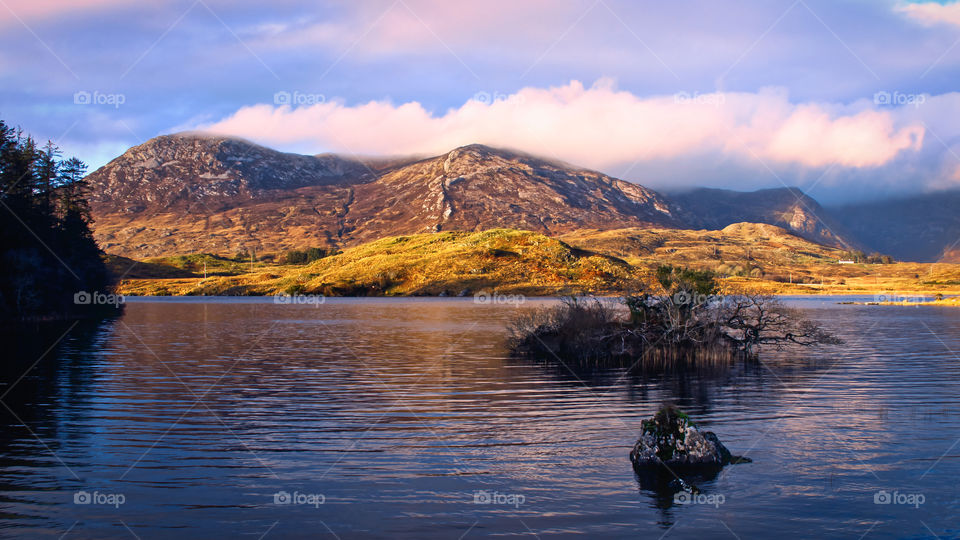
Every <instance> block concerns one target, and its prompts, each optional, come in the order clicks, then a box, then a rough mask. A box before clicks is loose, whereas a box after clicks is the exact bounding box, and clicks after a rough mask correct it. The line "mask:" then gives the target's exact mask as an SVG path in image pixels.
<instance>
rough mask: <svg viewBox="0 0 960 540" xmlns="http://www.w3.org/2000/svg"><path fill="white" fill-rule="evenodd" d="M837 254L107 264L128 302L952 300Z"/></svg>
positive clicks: (938, 277) (680, 239)
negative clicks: (708, 289) (662, 279)
mask: <svg viewBox="0 0 960 540" xmlns="http://www.w3.org/2000/svg"><path fill="white" fill-rule="evenodd" d="M842 256H843V252H841V251H840V250H836V249H832V248H827V247H824V246H820V245H817V244H813V243H811V242H807V241H805V240H803V239H801V238H798V237H796V236H793V235H790V234H788V233H787V232H786V231H784V230H782V229H779V228H777V227H773V226H769V225H755V224H738V225H732V226H730V227H727V228H726V229H724V230H722V231H687V230H672V229H622V230H618V231H578V232H576V233H572V234H568V235H563V236H561V237H559V238H551V237H547V236H544V235H542V234H539V233H534V232H530V231H518V230H512V229H494V230H489V231H482V232H443V233H426V234H415V235H409V236H400V237H393V238H384V239H381V240H377V241H374V242H370V243H368V244H363V245H360V246H356V247H352V248H347V249H344V250H343V252H342V253H339V254H336V255H332V256H329V257H325V258H323V259H320V260H317V261H314V262H312V263H309V264H304V265H284V264H277V263H275V262H273V261H272V260H269V259H268V260H266V261H264V260H254V261H252V262H251V261H249V260H244V259H243V258H233V257H229V256H225V255H211V254H193V255H185V256H179V257H167V258H162V259H150V260H146V261H133V260H131V259H122V258H118V257H113V258H111V261H110V263H111V267H112V268H113V270H114V272H115V273H116V274H117V275H123V274H125V275H124V276H123V279H122V280H121V283H120V285H119V289H118V292H120V293H122V294H125V295H161V296H162V295H176V296H180V295H273V294H323V295H326V296H352V295H361V296H364V295H375V296H407V295H451V296H455V295H470V296H472V295H474V294H477V293H480V292H489V293H492V292H497V293H500V294H522V295H526V296H554V295H567V294H597V295H605V294H609V295H615V294H619V293H623V292H626V291H632V290H636V289H637V288H638V287H642V286H643V285H644V284H649V283H650V282H651V272H652V269H653V268H655V267H656V266H657V265H660V264H670V265H678V266H685V267H689V268H696V269H704V270H712V271H714V272H717V273H718V274H719V275H721V276H724V277H723V278H722V279H721V283H722V285H723V288H724V289H726V290H728V291H734V290H736V291H749V292H761V293H769V294H798V295H801V294H872V295H877V294H895V295H903V296H906V295H933V294H936V293H940V294H943V295H946V296H950V295H954V294H960V265H952V264H921V263H894V264H843V265H841V264H838V263H837V261H838V259H840V258H841V257H842ZM280 258H281V257H274V258H273V259H280ZM204 272H206V277H204Z"/></svg>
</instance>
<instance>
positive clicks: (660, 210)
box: [87, 134, 684, 258]
mask: <svg viewBox="0 0 960 540" xmlns="http://www.w3.org/2000/svg"><path fill="white" fill-rule="evenodd" d="M87 181H88V182H89V184H90V186H91V188H92V189H91V191H92V193H93V196H92V197H91V209H92V212H93V216H94V219H95V224H94V233H95V237H96V239H97V240H98V242H100V245H101V246H102V247H103V249H104V250H105V251H107V252H109V253H112V254H115V255H121V256H127V257H135V258H143V257H155V256H161V255H171V254H178V253H195V252H199V251H206V252H213V253H234V252H238V251H255V252H260V253H262V252H278V251H284V250H287V249H293V248H302V247H305V246H320V247H324V246H329V247H345V246H350V245H356V244H358V243H361V242H365V241H369V240H374V239H377V238H382V237H385V236H391V235H402V234H412V233H418V232H436V231H448V230H463V231H479V230H486V229H492V228H497V227H512V228H522V229H528V230H533V231H536V232H541V233H545V234H550V235H552V234H559V233H563V232H569V231H573V230H577V229H582V228H598V229H613V228H625V227H645V226H660V227H683V226H684V222H683V221H681V220H679V219H677V218H676V217H675V216H674V215H673V213H672V209H671V206H670V203H669V201H668V200H667V199H665V198H663V197H662V196H660V195H659V194H657V193H656V192H654V191H651V190H648V189H646V188H644V187H641V186H638V185H636V184H632V183H630V182H625V181H622V180H618V179H616V178H612V177H609V176H606V175H603V174H600V173H597V172H594V171H589V170H586V169H581V168H577V167H573V166H569V165H565V164H562V163H556V162H551V161H548V160H544V159H540V158H537V157H533V156H529V155H526V154H521V153H517V152H511V151H506V150H500V149H494V148H490V147H486V146H481V145H470V146H465V147H462V148H457V149H455V150H453V151H451V152H448V153H446V154H443V155H440V156H435V157H431V158H426V159H420V160H413V159H393V160H361V159H351V158H345V157H342V156H336V155H320V156H304V155H297V154H285V153H281V152H277V151H274V150H270V149H268V148H264V147H261V146H257V145H255V144H252V143H249V142H247V141H242V140H237V139H230V138H225V137H212V136H205V135H198V134H179V135H168V136H163V137H157V138H155V139H151V140H150V141H147V142H146V143H144V144H142V145H139V146H136V147H133V148H131V149H130V150H128V151H127V152H125V153H124V154H123V155H122V156H120V157H118V158H116V159H114V160H113V161H111V162H110V163H108V164H107V165H105V166H104V167H101V168H100V169H98V170H97V171H95V172H93V173H91V174H90V175H89V176H88V177H87Z"/></svg>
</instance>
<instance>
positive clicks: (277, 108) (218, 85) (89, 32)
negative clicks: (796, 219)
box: [0, 0, 960, 203]
mask: <svg viewBox="0 0 960 540" xmlns="http://www.w3.org/2000/svg"><path fill="white" fill-rule="evenodd" d="M0 79H2V84H0V118H3V119H4V120H5V121H6V122H7V123H8V124H14V125H19V126H21V127H22V128H23V129H24V130H25V131H27V132H29V133H31V134H33V135H35V136H36V137H37V138H38V139H40V140H44V141H45V140H48V139H49V140H52V141H54V142H55V143H57V144H58V145H59V146H61V147H62V148H63V149H64V152H65V153H66V154H68V155H76V156H78V157H80V158H81V159H83V160H84V161H86V162H87V163H88V164H90V165H91V167H92V168H96V167H99V166H101V165H103V164H105V163H106V162H108V161H109V160H110V159H112V158H114V157H116V156H118V155H119V154H121V153H122V152H123V151H125V150H126V149H127V148H129V147H131V146H134V145H137V144H141V143H143V142H145V141H146V140H148V139H150V138H152V137H155V136H157V135H161V134H168V133H174V132H178V131H207V132H211V133H218V134H227V135H233V136H238V137H243V138H246V139H249V140H252V141H254V142H257V143H260V144H263V145H266V146H270V147H273V148H276V149H279V150H283V151H290V152H299V153H307V154H316V153H324V152H338V153H343V154H347V155H408V154H418V155H435V154H440V153H443V152H446V151H449V150H451V149H453V148H455V147H457V146H462V145H465V144H471V143H482V144H488V145H491V146H499V147H505V148H511V149H516V150H521V151H525V152H529V153H533V154H537V155H542V156H544V157H547V158H550V159H555V160H560V161H565V162H568V163H571V164H575V165H580V166H584V167H588V168H592V169H596V170H599V171H602V172H604V173H607V174H611V175H614V176H617V177H620V178H624V179H627V180H631V181H635V182H638V183H640V184H643V185H646V186H649V187H653V188H655V189H660V190H664V191H676V190H682V189H685V188H688V187H691V186H710V187H725V188H731V189H740V190H751V189H759V188H769V187H783V186H798V187H800V188H801V189H804V190H805V191H807V193H809V194H810V195H811V196H813V197H814V198H816V199H818V200H820V201H821V202H825V203H841V202H847V201H859V200H869V199H874V198H878V197H885V196H890V195H902V194H913V193H920V192H923V193H926V192H932V191H937V190H942V189H952V188H960V88H958V81H960V2H950V1H944V2H905V1H902V0H890V1H888V0H822V1H821V0H743V1H740V2H737V3H735V5H734V4H733V3H730V2H716V1H715V0H687V1H678V2H662V1H646V0H643V1H628V0H551V1H547V0H519V1H518V0H511V1H507V0H487V1H485V2H465V1H464V2H461V1H453V0H445V1H444V0H383V1H381V0H363V1H346V0H344V1H340V0H319V1H318V0H313V1H309V2H306V1H300V0H274V1H271V2H261V1H257V2H254V1H250V0H229V1H228V0H192V1H182V2H181V1H158V0H157V1H155V0H71V1H69V2H54V1H51V0H0Z"/></svg>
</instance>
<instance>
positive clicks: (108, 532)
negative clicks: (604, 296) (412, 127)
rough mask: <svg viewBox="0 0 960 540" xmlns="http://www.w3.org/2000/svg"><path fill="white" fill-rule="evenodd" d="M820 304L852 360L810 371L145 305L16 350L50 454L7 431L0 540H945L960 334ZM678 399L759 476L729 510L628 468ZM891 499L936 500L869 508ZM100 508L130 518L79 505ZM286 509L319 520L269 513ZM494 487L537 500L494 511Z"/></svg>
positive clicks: (446, 331)
mask: <svg viewBox="0 0 960 540" xmlns="http://www.w3.org/2000/svg"><path fill="white" fill-rule="evenodd" d="M816 309H817V310H818V311H817V312H816V314H815V316H816V318H817V319H819V320H821V321H823V322H824V324H825V325H828V326H829V327H830V328H831V329H835V330H836V331H838V332H839V333H841V334H843V336H842V337H844V338H845V339H847V345H846V346H844V347H841V348H837V349H835V350H829V351H824V352H822V353H818V356H816V357H815V358H814V359H811V358H810V357H809V356H810V355H809V354H806V355H805V354H794V353H788V352H783V353H771V354H770V355H767V356H764V357H762V358H761V359H762V361H763V362H762V363H735V364H732V365H724V366H710V368H709V369H702V370H701V369H693V370H686V371H681V372H676V371H669V370H667V371H639V372H629V371H626V370H624V369H611V368H597V367H596V366H593V367H582V366H579V367H578V366H568V367H572V372H571V370H568V369H566V368H565V367H564V366H562V365H558V364H556V363H551V362H543V361H531V360H518V359H511V358H509V356H508V355H507V351H506V350H505V348H504V337H505V334H504V329H505V327H506V324H507V322H508V321H509V320H510V318H511V317H512V316H513V315H514V313H515V311H514V308H512V307H503V306H477V305H475V304H473V303H472V302H469V301H459V300H453V299H450V300H443V301H432V300H422V301H421V300H392V301H390V300H373V299H370V300H363V301H346V300H344V301H330V302H329V303H327V304H324V305H322V306H320V307H313V306H276V305H273V304H268V303H258V301H256V300H252V301H231V302H224V303H217V304H211V303H200V302H198V303H176V302H162V303H144V304H137V303H132V304H130V305H129V306H128V307H127V310H126V313H125V314H124V315H123V317H122V319H120V320H118V321H116V322H113V323H108V324H105V325H102V326H100V327H97V328H95V329H92V330H83V329H80V328H78V329H75V330H73V331H71V333H70V335H69V336H68V338H67V339H65V340H64V341H63V343H62V344H61V345H60V346H59V347H56V348H54V349H53V350H52V351H51V353H49V354H48V355H47V356H45V357H43V359H41V361H40V362H39V363H38V364H37V366H36V367H35V368H34V369H33V370H31V371H30V372H29V373H28V375H27V376H26V377H25V378H24V379H23V380H22V381H21V382H20V383H19V384H17V385H16V386H14V387H12V389H11V387H10V384H11V383H12V382H13V381H15V380H16V379H17V378H18V377H19V376H20V375H21V374H22V373H23V372H24V371H25V370H26V368H28V367H29V366H30V365H31V364H32V362H34V361H35V360H36V359H37V358H39V357H40V354H42V353H43V352H44V350H46V347H47V345H46V344H47V343H49V342H50V340H51V339H50V338H43V339H41V338H31V339H19V340H18V339H12V338H8V343H9V344H10V345H9V347H8V354H7V358H9V359H8V360H7V361H6V362H5V364H4V365H3V368H2V374H3V375H2V376H3V382H5V383H7V385H6V386H4V388H5V389H7V390H9V393H8V395H7V396H6V398H5V399H4V402H5V403H7V404H9V406H10V407H11V409H13V410H14V411H15V412H16V414H17V415H18V416H20V417H21V418H22V419H23V423H24V424H26V425H27V426H29V427H30V430H32V431H33V433H35V434H36V435H37V437H34V436H33V435H31V433H30V431H28V430H27V429H25V428H24V427H22V426H21V425H20V422H19V421H18V420H16V419H15V418H13V417H12V415H11V414H10V413H5V414H6V415H7V416H5V417H4V419H5V420H6V423H5V427H4V429H3V431H2V440H0V463H2V464H3V467H2V469H0V513H2V514H3V515H5V517H6V519H4V520H3V521H2V522H0V534H5V533H9V534H10V535H11V536H31V537H32V536H43V535H48V536H51V537H59V536H60V535H61V534H63V533H64V532H65V531H67V530H68V529H70V528H71V526H73V525H74V524H75V523H76V526H75V527H74V528H73V529H72V530H71V533H70V535H68V537H69V536H77V537H97V538H102V537H117V538H119V537H130V532H129V531H128V530H127V529H126V527H127V526H129V528H130V529H131V530H133V531H134V533H135V534H137V535H138V536H140V537H143V538H147V537H164V536H169V535H171V534H176V535H177V536H178V537H179V538H181V539H184V540H185V539H187V538H209V537H221V536H231V537H232V536H254V537H260V536H261V535H263V534H264V533H265V532H268V531H269V535H268V538H269V537H272V536H276V537H313V536H316V535H318V534H321V535H322V534H324V533H325V532H327V531H328V530H332V531H334V532H335V533H336V534H337V535H338V536H340V537H343V538H346V537H383V536H391V537H397V536H401V537H402V536H414V537H420V538H430V537H437V538H450V537H454V538H456V537H460V536H461V535H464V534H465V533H468V534H467V536H466V538H470V537H473V536H474V535H476V536H481V535H490V534H496V535H519V534H528V535H529V534H530V531H533V532H534V533H536V534H538V535H539V536H541V537H547V536H550V535H552V534H553V535H558V536H563V535H573V534H579V535H589V536H591V537H614V538H615V537H623V536H626V535H631V536H636V535H637V533H639V534H640V535H644V534H650V533H654V534H656V535H657V536H660V535H661V534H663V532H664V529H665V528H668V527H671V526H673V528H672V529H670V533H669V536H670V537H671V538H673V537H702V536H704V535H707V534H714V535H716V534H721V535H726V534H729V532H727V531H726V529H723V528H722V527H720V525H719V523H720V520H722V521H723V522H724V523H727V524H728V525H729V526H730V527H731V528H732V529H733V530H734V532H735V533H736V534H737V535H738V536H740V537H742V538H748V537H763V536H764V535H767V534H769V531H770V530H782V531H785V533H787V534H789V533H793V534H794V535H801V536H803V535H819V534H826V535H835V536H836V535H840V536H851V535H853V536H859V535H861V534H863V532H864V531H865V530H866V528H867V526H869V524H871V523H873V522H874V521H881V523H880V524H878V525H877V526H876V527H875V528H874V529H873V531H872V532H871V537H874V536H877V537H884V536H894V537H898V536H904V535H910V534H914V535H919V534H929V533H924V530H925V529H923V526H922V525H921V524H920V523H919V520H920V519H922V520H923V521H924V522H925V523H926V524H927V525H929V527H930V528H931V529H932V530H934V531H937V532H941V533H942V532H944V531H946V530H947V527H948V526H949V523H947V521H948V519H947V517H946V516H951V515H955V514H956V512H957V511H960V501H958V499H957V497H956V496H955V495H956V488H955V486H953V482H952V481H951V478H952V477H954V476H955V475H956V474H957V473H960V462H958V460H957V459H956V457H955V456H953V455H952V454H950V453H949V452H947V450H948V449H949V448H950V446H951V444H953V443H954V441H955V438H956V433H958V432H960V415H957V414H956V411H958V410H960V361H958V360H956V359H955V358H953V357H951V356H950V354H949V352H947V349H945V348H944V346H943V345H942V344H940V343H939V342H938V341H937V340H935V339H933V338H932V337H931V332H932V333H935V334H936V335H937V336H939V337H940V338H941V339H943V341H944V342H945V343H946V344H947V345H949V347H950V348H951V349H954V350H960V342H958V341H960V317H958V314H957V312H955V311H954V312H946V311H943V312H941V311H936V312H934V311H932V310H923V309H917V308H904V310H899V309H896V308H894V309H896V311H891V312H884V313H883V314H881V313H879V312H877V311H871V310H868V309H864V308H862V307H861V308H857V307H856V306H843V307H834V306H826V307H817V308H816ZM928 329H929V330H928ZM75 332H76V335H75V334H74V333H75ZM52 337H53V339H55V338H56V337H57V336H56V335H54V336H52ZM817 358H819V360H817ZM720 368H722V369H720ZM7 390H5V391H7ZM666 401H671V402H674V403H676V404H678V405H680V406H681V407H683V408H684V409H685V410H687V411H688V412H689V413H690V414H691V415H693V416H694V417H695V418H696V419H697V420H698V422H699V423H700V424H701V425H702V426H704V427H705V428H707V429H710V430H711V431H715V432H716V433H717V434H718V435H719V436H720V438H721V439H722V440H723V441H724V443H725V444H727V446H728V447H729V448H730V449H731V451H732V452H734V453H735V454H746V455H748V456H749V457H751V458H753V459H754V463H752V464H747V465H736V466H731V467H727V468H725V469H724V471H723V472H722V473H721V474H720V475H718V476H717V477H716V478H713V479H703V480H702V481H700V485H699V487H700V488H701V489H702V490H703V492H704V493H707V494H723V495H724V496H725V497H726V502H725V504H723V505H721V506H720V507H719V508H716V507H711V506H708V505H676V504H673V499H672V494H669V495H667V494H666V492H665V491H663V489H662V486H660V485H659V484H658V483H657V482H654V483H652V484H647V483H646V480H645V479H643V478H639V477H638V476H637V475H636V474H635V472H634V471H633V469H632V467H631V464H630V461H629V459H628V453H629V450H630V447H631V446H632V444H633V442H634V441H635V439H636V436H637V434H638V431H639V429H640V422H641V421H642V420H643V419H644V418H647V417H649V416H650V415H651V414H653V412H654V411H655V410H656V409H657V408H658V407H659V406H660V405H661V404H662V403H663V402H666ZM48 449H49V451H48ZM945 453H946V454H945ZM944 455H945V456H946V457H943V458H942V459H939V461H938V458H941V456H944ZM55 456H56V457H55ZM59 460H62V463H61V462H60V461H59ZM927 469H931V470H932V471H933V472H931V473H929V474H927V475H926V476H923V475H924V473H925V472H926V471H927ZM74 475H75V476H74ZM921 476H923V480H920V478H921ZM884 487H885V488H893V487H899V488H900V489H901V491H907V490H924V492H926V493H927V494H928V503H927V504H926V505H924V506H923V507H921V508H919V509H905V508H893V507H890V506H887V507H877V506H875V505H874V504H873V493H874V492H876V491H877V490H878V489H881V488H884ZM83 489H86V490H88V491H93V490H99V491H101V492H104V493H123V494H124V495H125V496H126V500H127V502H126V504H124V505H122V506H120V507H119V508H113V507H109V506H95V505H76V504H74V503H73V498H72V497H73V494H74V492H76V491H77V490H83ZM638 489H639V490H640V491H639V493H638ZM281 491H286V492H289V493H294V492H295V491H298V492H300V493H322V494H324V495H325V496H326V503H325V504H322V505H319V507H313V506H308V507H304V506H297V505H278V504H275V503H274V494H276V493H278V492H281ZM478 491H491V492H493V491H496V492H498V493H500V494H505V495H523V496H524V500H525V502H524V503H523V504H520V505H517V506H512V505H498V504H482V503H477V502H476V501H475V496H476V492H478ZM911 512H912V513H911ZM475 524H476V525H475ZM674 525H675V526H674ZM471 526H473V527H472V528H471ZM330 536H331V537H332V535H330Z"/></svg>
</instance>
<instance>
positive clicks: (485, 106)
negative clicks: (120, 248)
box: [198, 80, 924, 170]
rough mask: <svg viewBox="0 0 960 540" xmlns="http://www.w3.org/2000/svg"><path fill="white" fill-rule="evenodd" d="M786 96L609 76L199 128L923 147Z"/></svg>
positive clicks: (349, 146) (378, 145)
mask: <svg viewBox="0 0 960 540" xmlns="http://www.w3.org/2000/svg"><path fill="white" fill-rule="evenodd" d="M837 110H838V107H837V106H833V105H820V104H799V105H798V104H792V103H790V102H789V99H788V97H787V95H786V93H785V92H776V91H761V92H759V93H726V94H704V95H685V94H684V95H678V96H658V97H647V98H641V97H638V96H635V95H633V94H631V93H630V92H626V91H621V90H617V89H616V88H615V87H614V85H613V83H612V82H611V81H609V80H601V81H598V82H597V83H596V84H594V85H593V86H592V87H589V88H587V87H584V86H583V85H582V84H581V83H580V82H577V81H572V82H570V83H569V84H567V85H565V86H560V87H554V88H524V89H522V90H520V91H518V92H517V93H515V94H512V95H509V96H488V95H479V96H478V97H477V98H475V99H471V100H469V101H467V102H466V103H465V104H463V105H462V106H460V107H459V108H455V109H450V110H448V111H446V112H444V113H442V114H432V113H431V112H430V111H427V110H426V109H424V108H423V106H422V105H420V104H419V103H416V102H410V103H404V104H400V105H394V104H391V103H389V102H385V101H372V102H369V103H365V104H360V105H354V106H348V105H345V104H343V103H341V102H336V101H328V102H325V103H320V104H316V105H312V106H302V107H290V106H286V105H285V106H279V107H275V106H272V105H262V104H261V105H254V106H250V107H244V108H242V109H240V110H239V111H237V112H236V113H234V114H233V115H231V116H230V117H228V118H225V119H223V120H221V121H218V122H215V123H212V124H209V125H204V126H199V127H198V129H201V130H205V131H210V132H214V133H220V134H228V135H234V136H240V137H245V138H248V139H251V140H254V141H257V142H260V143H263V144H267V145H271V146H277V147H285V148H298V149H302V150H306V151H321V150H327V151H335V152H345V153H353V154H387V155H399V154H440V153H443V152H446V151H449V150H451V149H453V148H455V147H457V146H462V145H466V144H471V143H482V144H488V145H491V146H499V147H505V148H513V149H517V150H523V151H526V152H530V153H533V154H539V155H543V156H547V157H554V158H558V159H562V160H564V161H568V162H572V163H576V164H578V165H583V166H587V167H592V168H597V169H601V170H602V169H605V168H609V167H612V166H615V165H618V164H623V163H631V162H638V161H639V162H642V161H652V160H668V159H677V158H687V157H689V158H691V159H696V158H698V157H701V156H705V155H713V154H717V153H719V154H721V155H723V156H724V157H733V158H738V159H741V160H748V161H753V162H756V161H760V162H762V163H763V164H764V165H766V164H767V163H769V164H770V166H774V165H800V166H804V167H811V168H818V167H825V166H830V165H837V166H841V167H850V168H869V167H879V166H882V165H884V164H887V163H889V162H890V161H892V160H893V159H894V158H896V157H897V155H898V154H900V153H901V152H904V151H917V150H919V149H920V148H921V147H922V144H923V135H924V129H923V127H922V125H921V124H920V123H919V122H917V123H915V124H912V125H905V126H898V125H897V123H896V121H895V118H894V117H893V115H892V113H891V112H890V111H877V110H861V111H859V112H855V113H848V114H844V113H843V112H837Z"/></svg>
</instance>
